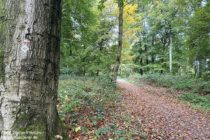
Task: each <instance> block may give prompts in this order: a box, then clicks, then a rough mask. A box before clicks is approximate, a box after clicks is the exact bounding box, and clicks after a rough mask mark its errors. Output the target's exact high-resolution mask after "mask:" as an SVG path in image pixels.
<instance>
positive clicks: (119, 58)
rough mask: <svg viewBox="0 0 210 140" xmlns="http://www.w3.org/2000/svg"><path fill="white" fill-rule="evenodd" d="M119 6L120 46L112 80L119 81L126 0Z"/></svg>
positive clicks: (120, 2)
mask: <svg viewBox="0 0 210 140" xmlns="http://www.w3.org/2000/svg"><path fill="white" fill-rule="evenodd" d="M118 7H119V36H118V47H117V52H116V53H117V54H116V62H115V65H114V68H113V75H112V81H113V82H116V81H117V75H118V70H119V67H120V63H121V54H122V47H123V10H124V2H123V0H119V1H118Z"/></svg>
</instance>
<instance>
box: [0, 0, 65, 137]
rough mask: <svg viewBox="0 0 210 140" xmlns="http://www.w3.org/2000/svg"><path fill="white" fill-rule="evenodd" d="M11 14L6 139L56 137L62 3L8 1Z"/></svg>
mask: <svg viewBox="0 0 210 140" xmlns="http://www.w3.org/2000/svg"><path fill="white" fill-rule="evenodd" d="M6 14H7V18H8V19H7V33H6V43H5V44H6V50H5V55H4V57H5V58H4V64H5V81H4V90H2V91H1V94H0V95H1V100H0V108H1V110H0V123H1V126H0V127H1V130H0V131H1V132H0V139H1V140H15V139H25V138H26V137H27V138H28V139H32V136H34V138H37V139H39V140H50V139H53V137H54V136H55V135H56V131H57V124H58V113H57V109H56V101H57V88H58V74H59V53H60V50H59V45H60V21H61V20H60V19H61V0H6ZM20 132H21V133H20ZM17 134H18V135H17Z"/></svg>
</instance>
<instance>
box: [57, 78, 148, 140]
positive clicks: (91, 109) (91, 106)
mask: <svg viewBox="0 0 210 140" xmlns="http://www.w3.org/2000/svg"><path fill="white" fill-rule="evenodd" d="M58 97H59V100H58V111H59V114H60V116H61V118H62V120H64V121H65V122H66V127H67V128H68V131H70V132H71V137H72V138H74V136H75V135H76V136H78V135H82V136H83V138H84V136H87V137H88V138H90V137H91V138H93V139H116V140H118V139H119V140H123V139H133V138H134V137H135V136H140V137H141V138H142V139H146V137H147V136H146V135H145V133H143V131H142V128H141V124H139V123H134V124H135V125H134V124H133V123H131V118H130V116H129V115H128V114H127V115H123V114H122V113H123V112H124V111H123V110H122V111H121V109H122V108H123V107H121V101H122V100H121V95H120V94H119V93H118V92H117V91H116V88H115V85H114V84H113V83H112V82H111V81H110V78H108V77H106V76H103V77H102V76H99V77H95V78H93V77H77V76H75V77H73V76H72V77H66V76H65V77H61V80H60V85H59V96H58ZM119 106H120V107H119ZM118 107H119V108H118ZM119 109H120V111H117V110H119Z"/></svg>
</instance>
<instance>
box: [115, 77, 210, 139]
mask: <svg viewBox="0 0 210 140" xmlns="http://www.w3.org/2000/svg"><path fill="white" fill-rule="evenodd" d="M118 85H119V87H120V88H121V89H122V92H123V97H124V98H123V104H124V106H125V108H126V109H127V110H128V112H129V113H130V114H131V115H132V117H133V118H134V119H135V120H136V121H139V122H140V123H141V124H142V125H143V126H142V127H143V128H144V131H145V132H146V133H147V134H148V139H149V140H210V114H207V113H206V114H205V113H203V112H201V111H200V112H199V111H196V110H193V109H191V108H190V107H189V106H188V105H186V104H185V103H183V102H181V101H179V100H177V99H175V98H173V97H170V96H167V95H168V93H167V89H166V88H160V87H154V86H151V85H148V84H143V85H141V86H135V85H133V84H130V83H128V82H126V81H125V80H122V79H120V80H118Z"/></svg>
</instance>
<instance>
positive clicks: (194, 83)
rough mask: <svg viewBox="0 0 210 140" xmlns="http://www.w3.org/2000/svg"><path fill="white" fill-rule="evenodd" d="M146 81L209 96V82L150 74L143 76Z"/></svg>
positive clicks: (188, 77)
mask: <svg viewBox="0 0 210 140" xmlns="http://www.w3.org/2000/svg"><path fill="white" fill-rule="evenodd" d="M145 77H146V78H147V79H148V80H150V81H152V82H155V83H157V84H158V85H161V86H166V87H172V88H174V89H177V90H191V91H193V92H195V93H200V94H209V93H210V81H205V80H203V79H195V78H192V77H190V76H187V75H185V76H174V75H170V74H168V75H161V74H150V75H147V76H145Z"/></svg>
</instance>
